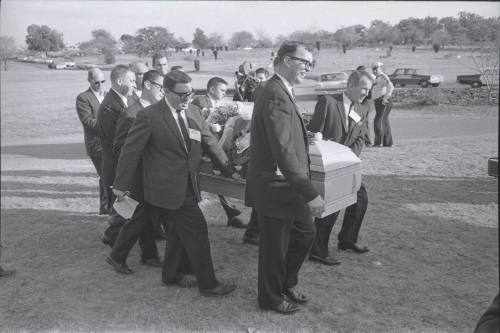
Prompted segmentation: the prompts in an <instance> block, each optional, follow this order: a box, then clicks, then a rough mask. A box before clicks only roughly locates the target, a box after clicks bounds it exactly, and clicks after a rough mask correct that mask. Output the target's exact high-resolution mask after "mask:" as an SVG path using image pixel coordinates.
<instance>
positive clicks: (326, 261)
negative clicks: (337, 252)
mask: <svg viewBox="0 0 500 333" xmlns="http://www.w3.org/2000/svg"><path fill="white" fill-rule="evenodd" d="M309 260H311V261H315V262H317V263H320V264H323V265H327V266H335V265H340V260H338V259H335V258H334V257H320V256H316V255H314V254H311V255H309Z"/></svg>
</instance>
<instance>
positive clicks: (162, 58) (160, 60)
mask: <svg viewBox="0 0 500 333" xmlns="http://www.w3.org/2000/svg"><path fill="white" fill-rule="evenodd" d="M152 65H153V68H154V69H156V70H157V71H158V72H160V74H161V75H163V76H165V75H167V73H168V58H167V54H166V53H165V52H157V53H155V54H153V59H152Z"/></svg>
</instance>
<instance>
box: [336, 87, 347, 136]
mask: <svg viewBox="0 0 500 333" xmlns="http://www.w3.org/2000/svg"><path fill="white" fill-rule="evenodd" d="M337 110H338V112H339V114H340V119H341V120H342V128H343V129H344V132H345V133H347V131H348V128H347V126H346V124H345V123H346V116H345V107H344V95H340V100H339V103H337Z"/></svg>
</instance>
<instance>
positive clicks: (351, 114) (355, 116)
mask: <svg viewBox="0 0 500 333" xmlns="http://www.w3.org/2000/svg"><path fill="white" fill-rule="evenodd" d="M349 118H351V119H352V120H354V121H355V122H356V123H359V121H360V120H361V117H360V116H359V114H358V113H357V112H356V111H354V110H351V112H349Z"/></svg>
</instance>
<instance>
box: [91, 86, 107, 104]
mask: <svg viewBox="0 0 500 333" xmlns="http://www.w3.org/2000/svg"><path fill="white" fill-rule="evenodd" d="M90 90H91V91H92V93H93V94H94V96H95V97H96V98H97V100H98V101H99V104H101V103H102V101H103V99H104V91H102V92H98V91H95V90H94V89H92V88H90Z"/></svg>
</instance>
